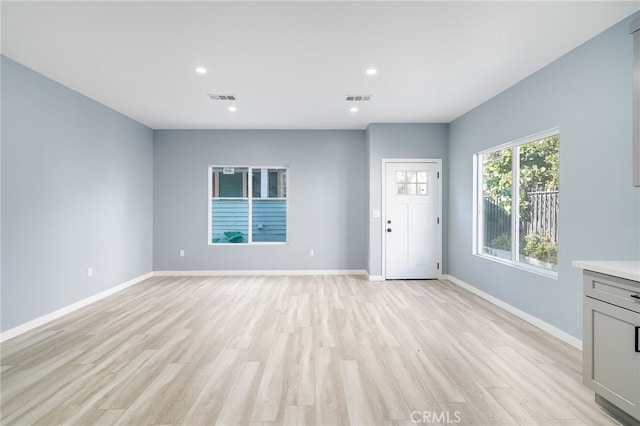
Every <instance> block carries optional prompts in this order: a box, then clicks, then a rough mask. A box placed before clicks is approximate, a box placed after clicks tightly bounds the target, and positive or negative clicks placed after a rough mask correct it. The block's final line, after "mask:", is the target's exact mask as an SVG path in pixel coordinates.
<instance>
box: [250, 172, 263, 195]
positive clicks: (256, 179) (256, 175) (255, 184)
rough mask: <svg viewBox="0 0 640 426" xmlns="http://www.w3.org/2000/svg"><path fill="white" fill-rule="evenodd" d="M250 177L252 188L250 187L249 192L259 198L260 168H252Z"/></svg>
mask: <svg viewBox="0 0 640 426" xmlns="http://www.w3.org/2000/svg"><path fill="white" fill-rule="evenodd" d="M251 175H252V177H251V179H252V181H251V185H252V189H251V193H252V194H253V197H254V198H256V197H257V198H260V191H261V186H260V185H261V183H262V170H260V169H253V172H252V173H251Z"/></svg>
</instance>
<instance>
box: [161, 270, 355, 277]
mask: <svg viewBox="0 0 640 426" xmlns="http://www.w3.org/2000/svg"><path fill="white" fill-rule="evenodd" d="M260 275H262V276H267V275H268V276H273V275H289V276H295V275H367V271H365V270H364V269H317V270H305V269H302V270H270V269H267V270H221V271H154V272H153V276H155V277H180V276H183V277H207V276H212V277H220V276H260Z"/></svg>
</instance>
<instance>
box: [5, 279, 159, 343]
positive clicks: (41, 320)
mask: <svg viewBox="0 0 640 426" xmlns="http://www.w3.org/2000/svg"><path fill="white" fill-rule="evenodd" d="M152 276H153V272H149V273H147V274H144V275H141V276H139V277H137V278H134V279H132V280H129V281H127V282H125V283H122V284H119V285H117V286H115V287H112V288H110V289H108V290H105V291H103V292H100V293H98V294H94V295H93V296H89V297H87V298H86V299H82V300H80V301H78V302H75V303H72V304H71V305H68V306H65V307H64V308H60V309H58V310H56V311H53V312H51V313H48V314H46V315H43V316H41V317H38V318H36V319H33V320H31V321H28V322H26V323H24V324H21V325H19V326H17V327H14V328H11V329H9V330H7V331H5V332H3V333H1V334H0V342H4V341H6V340H9V339H11V338H13V337H16V336H18V335H20V334H23V333H26V332H27V331H29V330H32V329H34V328H36V327H39V326H41V325H44V324H46V323H48V322H50V321H53V320H55V319H58V318H60V317H61V316H63V315H66V314H69V313H71V312H73V311H76V310H78V309H80V308H83V307H85V306H87V305H89V304H91V303H94V302H97V301H98V300H100V299H104V298H105V297H107V296H111V295H112V294H114V293H117V292H119V291H121V290H124V289H125V288H127V287H131V286H132V285H135V284H138V283H140V282H142V281H144V280H146V279H147V278H151V277H152Z"/></svg>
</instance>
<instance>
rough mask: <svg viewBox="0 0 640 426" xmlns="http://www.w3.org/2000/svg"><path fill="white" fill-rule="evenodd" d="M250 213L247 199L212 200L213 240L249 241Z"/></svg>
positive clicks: (222, 241)
mask: <svg viewBox="0 0 640 426" xmlns="http://www.w3.org/2000/svg"><path fill="white" fill-rule="evenodd" d="M248 213H249V202H248V201H247V200H217V199H214V200H211V242H212V243H246V242H248V235H249V214H248Z"/></svg>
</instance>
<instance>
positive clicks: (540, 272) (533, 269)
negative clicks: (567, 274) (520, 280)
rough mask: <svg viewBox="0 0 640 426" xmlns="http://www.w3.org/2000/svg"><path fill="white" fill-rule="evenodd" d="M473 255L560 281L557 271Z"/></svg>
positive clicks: (483, 255)
mask: <svg viewBox="0 0 640 426" xmlns="http://www.w3.org/2000/svg"><path fill="white" fill-rule="evenodd" d="M473 255H474V256H477V257H480V258H482V259H486V260H490V261H492V262H496V263H500V264H502V265H506V266H511V267H513V268H516V269H521V270H523V271H527V272H531V273H533V274H537V275H542V276H544V277H547V278H551V279H554V280H557V279H558V272H557V271H551V270H549V269H544V268H539V267H537V266H533V265H527V264H526V263H522V262H514V261H512V260H508V259H501V258H499V257H495V256H488V255H486V254H480V253H473Z"/></svg>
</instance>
